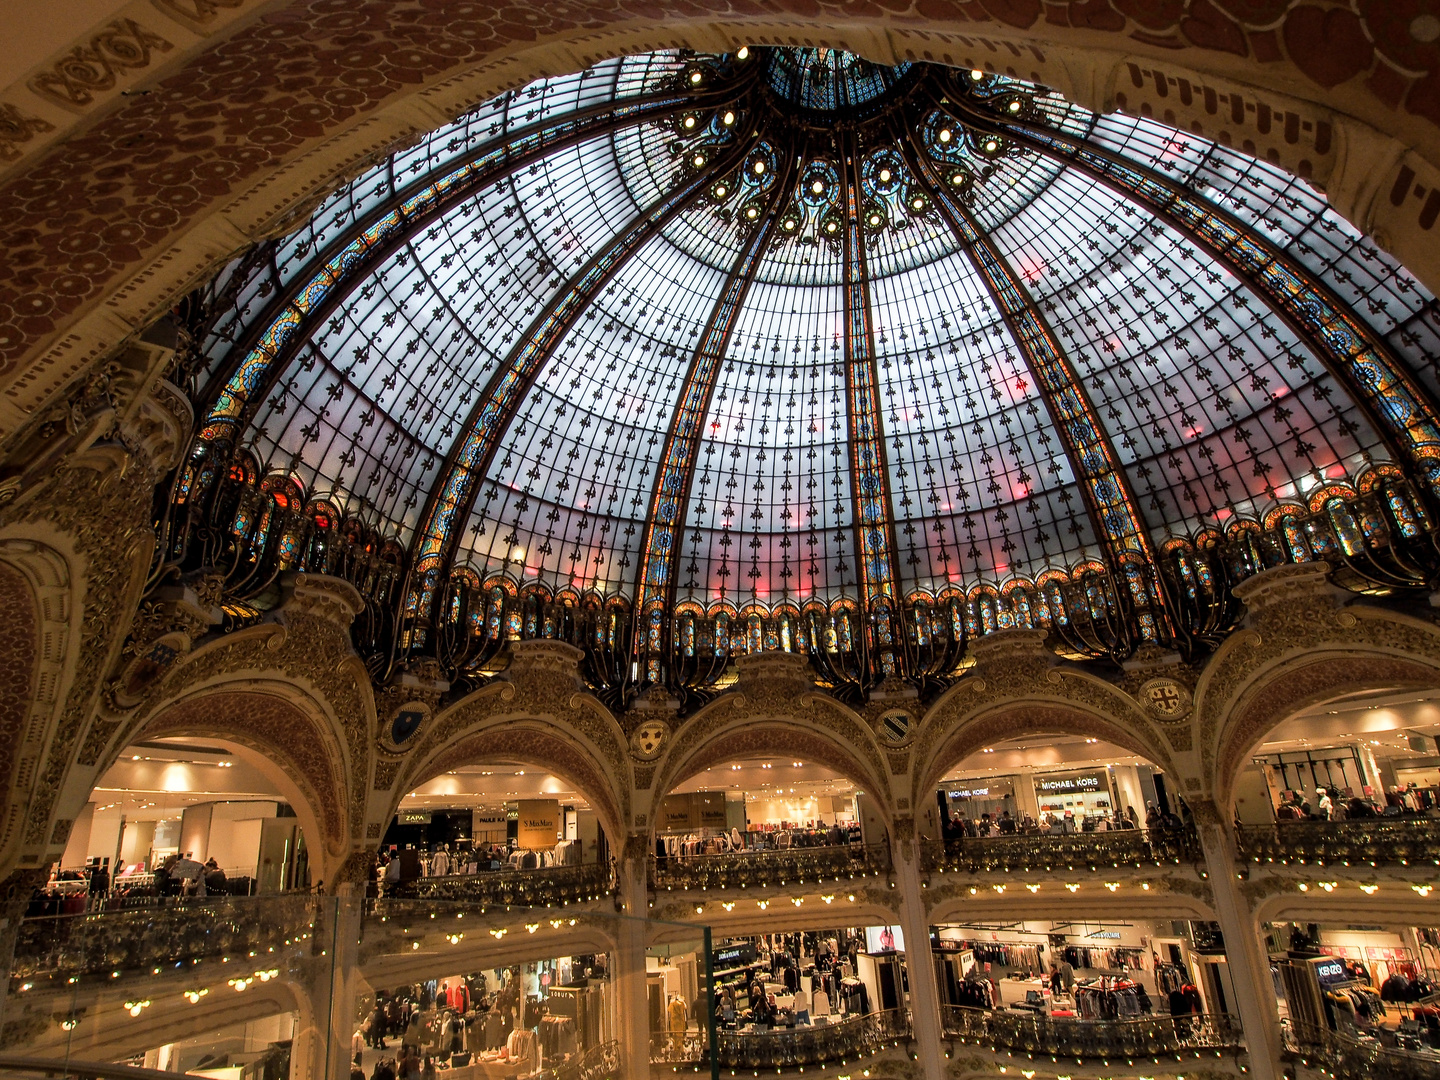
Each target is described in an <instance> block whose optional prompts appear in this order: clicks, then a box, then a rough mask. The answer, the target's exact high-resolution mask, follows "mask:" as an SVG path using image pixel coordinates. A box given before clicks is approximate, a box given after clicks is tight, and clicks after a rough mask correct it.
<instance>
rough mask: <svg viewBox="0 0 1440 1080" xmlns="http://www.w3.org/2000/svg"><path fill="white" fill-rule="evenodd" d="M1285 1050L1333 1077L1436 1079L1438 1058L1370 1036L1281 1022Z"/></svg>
mask: <svg viewBox="0 0 1440 1080" xmlns="http://www.w3.org/2000/svg"><path fill="white" fill-rule="evenodd" d="M1285 1050H1286V1053H1287V1054H1288V1055H1289V1056H1292V1057H1294V1058H1295V1059H1296V1060H1298V1061H1300V1062H1301V1064H1304V1065H1320V1066H1323V1068H1324V1069H1325V1071H1326V1072H1329V1073H1330V1074H1331V1076H1333V1077H1334V1078H1335V1080H1370V1078H1372V1077H1380V1076H1383V1077H1384V1078H1385V1080H1440V1057H1437V1056H1435V1055H1434V1053H1433V1051H1432V1052H1431V1053H1414V1052H1412V1051H1408V1050H1401V1049H1400V1048H1399V1047H1397V1046H1383V1045H1381V1044H1380V1043H1379V1042H1378V1041H1377V1040H1375V1039H1373V1038H1364V1039H1362V1038H1357V1037H1355V1036H1350V1035H1341V1034H1339V1033H1338V1032H1335V1031H1330V1030H1329V1029H1326V1028H1316V1027H1311V1026H1310V1025H1308V1024H1296V1023H1294V1022H1293V1021H1286V1023H1285Z"/></svg>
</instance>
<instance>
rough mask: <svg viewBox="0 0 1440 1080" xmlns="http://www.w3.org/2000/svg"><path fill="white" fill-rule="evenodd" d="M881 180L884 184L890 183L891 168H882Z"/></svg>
mask: <svg viewBox="0 0 1440 1080" xmlns="http://www.w3.org/2000/svg"><path fill="white" fill-rule="evenodd" d="M880 182H881V183H882V184H888V183H889V182H890V170H889V169H881V170H880Z"/></svg>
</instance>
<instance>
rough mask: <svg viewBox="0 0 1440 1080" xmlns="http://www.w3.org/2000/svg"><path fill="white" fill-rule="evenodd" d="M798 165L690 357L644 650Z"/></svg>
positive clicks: (657, 529) (650, 555)
mask: <svg viewBox="0 0 1440 1080" xmlns="http://www.w3.org/2000/svg"><path fill="white" fill-rule="evenodd" d="M794 167H795V166H794V162H793V160H791V159H790V158H788V157H787V158H786V159H785V160H784V163H783V165H782V171H781V172H780V174H779V176H778V177H777V178H776V182H775V183H774V185H773V188H772V191H771V195H770V198H769V200H768V202H767V205H766V207H765V210H764V212H763V214H762V219H761V222H760V224H759V225H758V226H757V227H756V229H755V231H754V233H753V234H752V237H751V241H750V243H749V244H748V245H747V246H746V247H745V248H744V249H743V250H742V251H741V253H740V255H739V256H738V257H737V258H736V260H735V262H734V264H733V265H732V266H731V268H730V273H729V276H728V277H727V278H726V280H725V286H724V288H723V290H722V291H721V293H720V295H719V297H718V298H717V299H716V301H715V304H714V306H713V307H712V309H711V311H710V316H709V318H708V319H707V320H706V323H705V329H704V331H703V332H702V333H701V335H700V344H699V345H698V346H697V347H696V349H695V352H694V353H693V355H692V357H691V361H690V366H689V369H688V370H687V371H686V373H685V381H684V382H683V383H681V384H680V393H679V397H678V398H677V399H676V400H677V401H678V403H679V404H678V406H677V408H676V409H675V415H674V416H673V417H672V418H671V422H670V428H669V431H668V432H667V433H666V436H665V445H664V448H663V449H662V451H661V453H660V467H659V469H657V470H656V474H655V484H654V489H653V491H652V493H651V496H650V501H649V505H650V513H649V515H648V517H647V519H646V520H647V522H648V524H647V526H646V532H645V538H644V544H643V547H642V549H641V557H640V569H639V572H638V574H637V575H636V579H635V581H636V587H635V590H634V592H633V593H632V595H633V596H634V597H635V598H636V603H635V610H636V611H637V612H638V613H639V614H640V617H641V618H642V619H644V620H646V623H645V626H646V634H647V640H646V641H645V643H644V648H645V650H646V651H649V650H650V649H651V647H652V643H651V642H650V641H649V640H648V633H649V630H648V626H649V622H648V620H649V612H650V611H651V610H652V607H653V606H654V605H657V604H658V605H661V609H662V610H664V611H670V610H673V609H674V606H675V591H676V590H675V584H676V576H675V560H676V558H677V556H678V554H679V545H680V524H681V523H682V522H683V521H684V520H685V514H686V511H687V509H688V507H689V502H690V485H691V484H692V483H693V481H694V476H695V462H696V460H697V458H698V457H699V454H700V442H701V435H702V433H703V432H702V425H703V424H704V422H705V415H706V413H707V412H708V411H709V409H710V402H711V399H712V397H713V396H714V394H715V384H716V382H717V380H718V377H719V375H720V369H721V367H722V365H723V363H724V360H725V353H726V351H727V350H728V349H729V348H730V341H731V338H732V336H733V335H734V332H735V326H736V319H737V317H738V315H739V314H740V309H741V308H742V307H743V306H744V304H745V300H746V297H747V296H749V293H750V286H751V285H753V284H754V282H755V271H756V269H757V268H758V267H759V265H760V261H761V259H762V258H763V257H764V255H765V251H766V249H767V248H768V247H769V244H770V240H771V238H772V237H773V236H774V233H775V226H776V223H777V221H778V216H777V214H776V211H777V210H778V209H779V206H780V204H781V203H783V202H784V200H785V199H786V198H787V197H788V196H789V194H790V183H791V180H792V179H793V175H794ZM662 636H663V635H662ZM654 646H655V647H656V648H659V647H660V643H659V642H656V643H654Z"/></svg>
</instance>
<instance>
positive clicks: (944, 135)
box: [940, 128, 954, 143]
mask: <svg viewBox="0 0 1440 1080" xmlns="http://www.w3.org/2000/svg"><path fill="white" fill-rule="evenodd" d="M953 135H954V133H953V132H952V131H951V130H950V129H949V128H941V129H940V141H941V142H943V143H948V142H949V141H950V139H951V138H952V137H953Z"/></svg>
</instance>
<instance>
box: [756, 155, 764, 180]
mask: <svg viewBox="0 0 1440 1080" xmlns="http://www.w3.org/2000/svg"><path fill="white" fill-rule="evenodd" d="M755 175H756V176H764V175H765V159H764V158H761V159H760V160H759V161H757V162H755Z"/></svg>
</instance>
